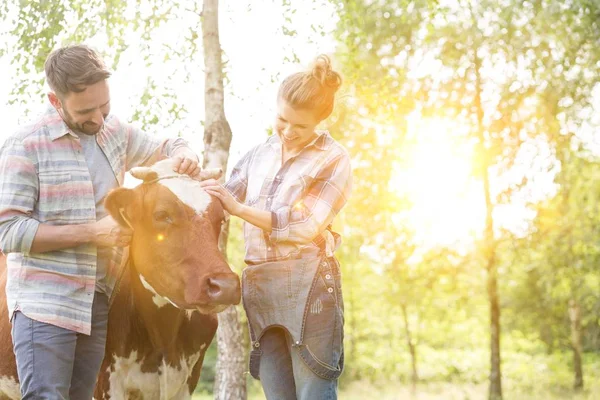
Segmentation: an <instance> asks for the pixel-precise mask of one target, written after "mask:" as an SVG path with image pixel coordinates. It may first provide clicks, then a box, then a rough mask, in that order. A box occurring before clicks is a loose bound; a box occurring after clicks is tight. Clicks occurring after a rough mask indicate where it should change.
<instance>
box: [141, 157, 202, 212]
mask: <svg viewBox="0 0 600 400" xmlns="http://www.w3.org/2000/svg"><path fill="white" fill-rule="evenodd" d="M150 170H152V171H154V172H155V173H156V175H157V178H158V179H159V180H158V182H157V183H158V184H159V185H162V186H164V187H166V188H168V189H169V190H170V191H171V192H173V194H174V195H175V196H177V198H179V200H181V202H182V203H183V204H185V205H187V206H189V207H191V208H192V209H193V210H194V212H195V213H196V214H201V213H203V212H205V211H206V210H207V208H208V205H209V204H210V202H211V197H210V195H209V194H208V193H206V191H205V190H204V189H203V188H202V187H201V186H200V182H198V181H196V180H193V179H190V178H189V177H188V176H186V175H182V176H181V179H177V178H172V177H173V176H175V175H179V174H177V173H176V172H174V171H173V159H165V160H162V161H159V162H157V163H156V164H154V165H153V166H151V167H150ZM166 177H168V178H167V179H160V178H166Z"/></svg>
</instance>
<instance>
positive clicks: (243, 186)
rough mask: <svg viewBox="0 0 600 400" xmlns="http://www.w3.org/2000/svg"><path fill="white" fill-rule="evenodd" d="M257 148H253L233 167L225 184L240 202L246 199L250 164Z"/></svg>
mask: <svg viewBox="0 0 600 400" xmlns="http://www.w3.org/2000/svg"><path fill="white" fill-rule="evenodd" d="M254 151H255V150H251V151H249V152H248V153H246V154H245V155H244V157H242V159H241V160H240V161H238V163H237V164H236V165H235V167H233V170H232V171H231V176H230V177H229V180H228V181H227V183H226V184H225V185H224V187H225V189H227V191H229V193H231V195H232V196H233V197H235V199H236V200H237V201H239V202H240V203H244V202H245V201H246V191H247V189H248V165H249V164H250V160H251V159H252V154H254Z"/></svg>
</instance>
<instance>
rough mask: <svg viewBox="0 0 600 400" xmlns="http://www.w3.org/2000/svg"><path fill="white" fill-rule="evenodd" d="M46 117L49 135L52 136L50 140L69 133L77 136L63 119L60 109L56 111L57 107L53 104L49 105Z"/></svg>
mask: <svg viewBox="0 0 600 400" xmlns="http://www.w3.org/2000/svg"><path fill="white" fill-rule="evenodd" d="M44 117H45V119H46V120H47V121H48V122H47V124H46V127H47V128H48V135H49V136H50V140H52V141H54V140H56V139H58V138H61V137H63V136H65V135H67V134H69V135H72V136H75V134H74V133H73V132H71V129H70V128H69V127H68V126H67V124H66V123H65V121H64V120H63V119H62V117H61V116H60V114H59V113H58V111H56V109H55V108H54V107H53V106H52V105H49V106H48V109H47V110H46V114H45V116H44Z"/></svg>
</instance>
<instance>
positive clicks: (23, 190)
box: [0, 107, 187, 334]
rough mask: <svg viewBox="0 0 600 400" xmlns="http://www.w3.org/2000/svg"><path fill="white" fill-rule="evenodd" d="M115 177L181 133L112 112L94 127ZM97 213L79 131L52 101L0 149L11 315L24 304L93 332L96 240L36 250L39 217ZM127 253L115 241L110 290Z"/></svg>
mask: <svg viewBox="0 0 600 400" xmlns="http://www.w3.org/2000/svg"><path fill="white" fill-rule="evenodd" d="M96 140H97V142H98V145H99V147H100V148H101V149H102V151H103V152H104V154H105V155H106V157H107V159H108V162H109V164H110V166H111V168H112V170H113V172H114V174H115V177H116V178H117V181H118V183H119V185H122V184H123V180H124V177H125V172H126V171H128V170H129V169H131V168H133V167H135V166H138V165H144V164H152V163H154V162H155V161H157V160H158V159H159V158H160V157H162V156H169V155H171V154H172V153H173V152H174V151H175V150H176V149H177V148H179V147H181V146H187V144H186V143H185V141H183V140H182V139H174V140H164V141H163V140H160V139H159V138H156V137H152V136H148V135H146V134H144V133H143V132H142V131H141V130H139V129H136V128H134V127H132V126H131V125H129V124H125V123H122V122H121V121H119V120H118V119H117V118H116V117H114V116H109V117H108V118H107V119H106V121H105V125H104V127H103V128H102V130H101V131H100V132H99V133H98V134H97V135H96ZM95 221H96V206H95V200H94V192H93V187H92V181H91V177H90V173H89V170H88V166H87V164H86V161H85V159H84V155H83V149H82V147H81V143H80V142H79V138H78V137H77V135H76V134H74V133H73V132H71V131H70V129H69V128H68V127H67V125H66V124H65V123H64V121H63V120H62V118H61V117H60V115H59V114H58V113H57V112H56V110H55V109H54V108H53V107H48V110H47V111H46V113H44V114H43V115H42V116H41V117H40V118H39V119H38V120H37V121H35V122H34V123H33V124H32V125H28V126H25V127H24V128H22V129H21V130H20V131H19V132H17V133H16V134H14V135H12V136H10V137H9V138H8V139H6V141H5V142H4V145H3V146H2V149H1V150H0V248H1V249H2V251H3V252H4V253H5V254H7V283H6V296H7V303H8V309H9V318H12V315H13V313H14V312H15V311H17V310H18V311H21V312H22V313H23V314H25V315H27V316H28V317H30V318H32V319H35V320H37V321H41V322H45V323H49V324H53V325H56V326H59V327H63V328H65V329H70V330H73V331H76V332H80V333H84V334H89V333H90V330H91V311H92V301H93V297H94V289H95V280H96V246H95V245H93V244H91V243H90V244H84V245H81V246H78V247H76V248H70V249H63V250H57V251H49V252H45V253H37V254H36V253H32V252H31V251H30V250H31V245H32V243H33V239H34V237H35V235H36V232H37V228H38V226H39V224H40V223H43V224H50V225H70V224H85V223H92V222H95ZM122 258H123V250H122V249H118V248H115V249H114V251H113V257H112V260H111V262H110V263H109V265H108V267H107V269H108V270H107V277H106V279H107V282H108V284H107V286H108V287H107V291H108V293H107V295H108V296H110V295H111V292H112V289H113V288H114V284H115V280H116V276H117V274H118V271H119V268H120V267H121V261H122Z"/></svg>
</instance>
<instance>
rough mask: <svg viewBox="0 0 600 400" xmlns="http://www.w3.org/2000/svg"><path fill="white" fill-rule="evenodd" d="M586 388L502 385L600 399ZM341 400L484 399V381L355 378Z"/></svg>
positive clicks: (519, 393) (205, 398)
mask: <svg viewBox="0 0 600 400" xmlns="http://www.w3.org/2000/svg"><path fill="white" fill-rule="evenodd" d="M588 386H589V388H587V389H586V390H585V391H583V392H581V393H575V392H573V391H571V390H567V389H558V388H539V389H531V388H528V389H523V388H517V387H511V386H510V385H509V384H507V385H505V387H504V388H503V390H504V400H600V383H598V382H591V381H590V382H588ZM338 398H339V399H340V400H404V399H406V400H487V384H477V385H476V384H460V383H455V384H453V383H445V382H444V383H428V384H422V385H419V386H418V387H417V390H416V393H414V394H413V393H412V392H411V389H410V387H408V386H405V385H401V384H397V383H389V382H388V383H385V384H374V383H370V382H364V381H358V382H352V383H350V384H348V385H346V386H345V387H344V388H342V390H340V393H339V397H338ZM212 399H213V397H212V395H210V394H196V395H194V397H193V400H212ZM248 400H265V396H264V394H263V393H262V390H261V389H260V385H258V382H256V384H255V383H253V384H252V385H250V387H249V394H248Z"/></svg>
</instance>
